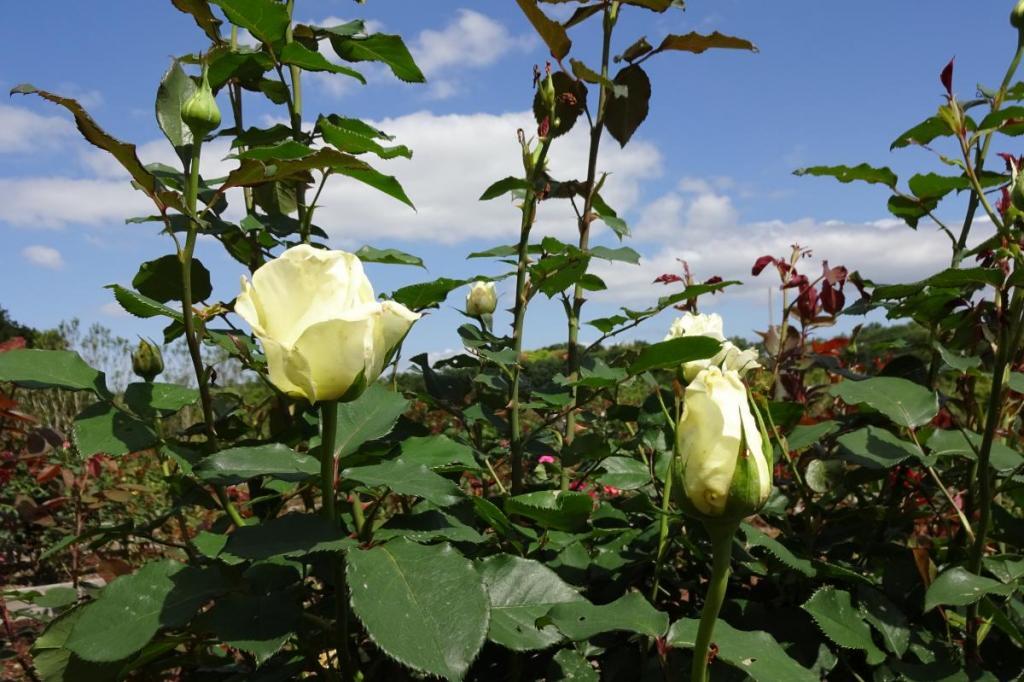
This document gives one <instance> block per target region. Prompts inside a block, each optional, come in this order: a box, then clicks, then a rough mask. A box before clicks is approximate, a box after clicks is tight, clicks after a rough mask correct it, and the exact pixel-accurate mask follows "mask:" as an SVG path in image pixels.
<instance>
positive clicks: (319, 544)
mask: <svg viewBox="0 0 1024 682" xmlns="http://www.w3.org/2000/svg"><path fill="white" fill-rule="evenodd" d="M352 544H354V541H353V540H350V539H348V538H347V537H346V536H345V534H344V532H343V531H342V530H341V528H338V527H336V526H335V525H333V524H331V523H329V522H328V521H326V520H325V519H324V518H323V517H322V516H319V515H314V514H299V513H292V514H285V515H284V516H279V517H277V518H275V519H271V520H269V521H264V522H263V523H261V524H259V525H258V526H245V527H244V528H239V529H238V530H236V531H235V532H234V533H232V534H231V535H229V536H228V541H227V543H226V544H225V545H224V550H223V551H224V552H225V553H227V554H229V555H233V556H236V557H238V558H240V559H249V560H251V561H261V560H263V559H270V558H272V557H278V556H287V557H304V556H308V555H310V554H316V553H318V552H337V551H339V550H341V549H343V548H345V547H347V546H350V545H352Z"/></svg>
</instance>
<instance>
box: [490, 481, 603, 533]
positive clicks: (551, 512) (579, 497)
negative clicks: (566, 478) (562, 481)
mask: <svg viewBox="0 0 1024 682" xmlns="http://www.w3.org/2000/svg"><path fill="white" fill-rule="evenodd" d="M593 511H594V501H593V500H592V499H590V496H589V495H587V494H586V493H577V492H563V491H561V490H541V491H539V492H535V493H526V494H525V495H516V496H515V497H507V498H505V513H506V514H508V515H509V516H511V515H513V514H518V515H519V516H525V517H526V518H528V519H532V520H534V521H536V522H537V523H538V524H539V525H540V526H541V527H543V528H554V529H556V530H565V531H573V530H578V529H580V528H581V527H583V526H584V525H586V523H587V519H589V518H590V515H591V514H592V513H593Z"/></svg>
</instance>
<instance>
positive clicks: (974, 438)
mask: <svg viewBox="0 0 1024 682" xmlns="http://www.w3.org/2000/svg"><path fill="white" fill-rule="evenodd" d="M981 440H982V438H981V434H980V433H974V432H973V431H966V432H965V431H960V430H955V431H954V430H952V429H937V430H936V431H935V432H934V433H933V434H932V435H931V438H929V439H928V442H927V443H926V445H927V446H928V448H929V449H930V450H931V454H932V456H933V457H949V456H959V457H966V458H967V459H970V460H976V459H977V458H978V457H977V454H976V451H977V450H979V449H980V448H981ZM1022 463H1024V455H1021V453H1019V452H1017V451H1016V450H1014V449H1013V448H1011V447H1008V446H1007V445H1006V444H1004V443H998V442H995V443H992V450H991V452H990V453H989V466H990V467H992V468H993V469H995V471H996V472H997V473H1000V474H1007V473H1009V472H1011V471H1013V470H1014V469H1016V468H1017V467H1018V466H1020V465H1021V464H1022Z"/></svg>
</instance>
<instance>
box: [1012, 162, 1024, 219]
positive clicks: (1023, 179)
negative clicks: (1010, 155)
mask: <svg viewBox="0 0 1024 682" xmlns="http://www.w3.org/2000/svg"><path fill="white" fill-rule="evenodd" d="M1010 171H1011V173H1010V178H1011V180H1010V182H1011V187H1010V204H1011V205H1012V206H1013V208H1015V209H1017V210H1018V211H1024V173H1021V172H1020V169H1019V168H1017V164H1016V163H1013V162H1011V164H1010Z"/></svg>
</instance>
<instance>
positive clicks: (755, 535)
mask: <svg viewBox="0 0 1024 682" xmlns="http://www.w3.org/2000/svg"><path fill="white" fill-rule="evenodd" d="M742 528H743V534H744V535H745V536H746V538H747V544H748V545H750V546H751V547H763V548H765V549H766V550H768V551H769V552H771V554H772V555H773V556H774V557H775V558H776V559H778V560H779V561H781V562H782V563H783V564H784V565H785V566H787V567H789V568H791V569H793V570H794V571H797V572H799V573H802V574H804V575H805V576H807V577H809V578H813V577H814V576H816V575H817V573H818V572H817V571H816V570H815V569H814V565H813V564H812V563H811V562H810V561H809V560H807V559H801V558H800V557H798V556H797V555H795V554H793V552H792V551H791V550H790V549H789V548H788V547H786V546H785V545H783V544H782V543H781V542H779V541H778V540H774V539H772V538H770V537H769V536H768V535H766V534H765V533H763V532H762V531H760V530H758V529H757V528H756V527H754V526H752V525H750V524H749V523H744V524H743V526H742Z"/></svg>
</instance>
